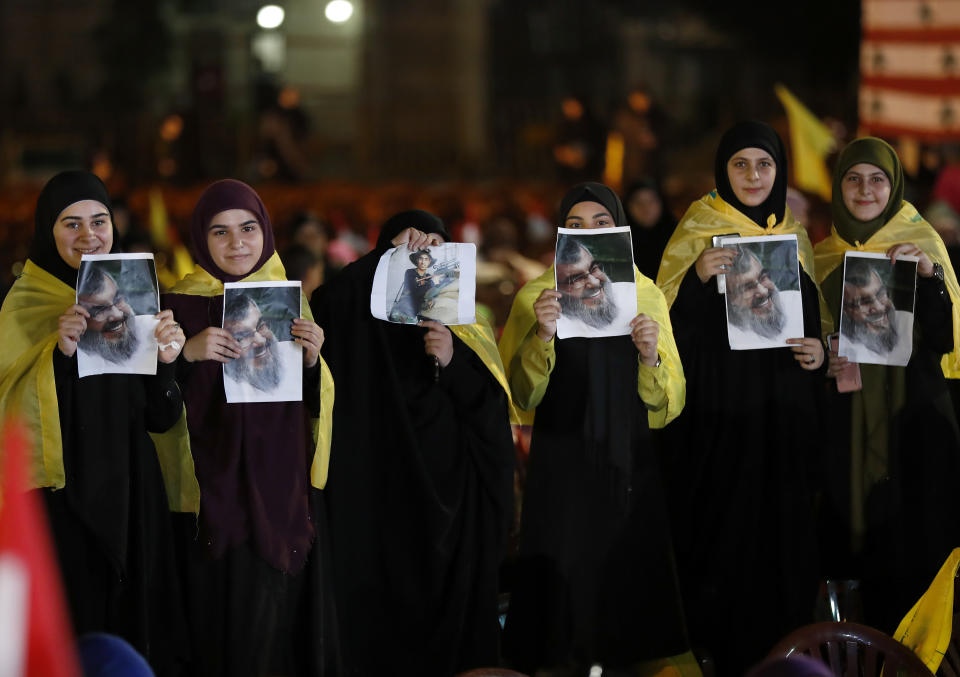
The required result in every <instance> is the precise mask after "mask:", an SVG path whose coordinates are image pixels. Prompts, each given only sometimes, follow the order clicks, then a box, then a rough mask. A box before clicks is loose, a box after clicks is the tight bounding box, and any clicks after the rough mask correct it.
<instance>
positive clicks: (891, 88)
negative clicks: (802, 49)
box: [860, 0, 960, 142]
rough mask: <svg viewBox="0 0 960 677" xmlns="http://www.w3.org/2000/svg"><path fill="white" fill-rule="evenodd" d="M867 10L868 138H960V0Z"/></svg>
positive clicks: (892, 3)
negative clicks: (872, 136)
mask: <svg viewBox="0 0 960 677" xmlns="http://www.w3.org/2000/svg"><path fill="white" fill-rule="evenodd" d="M861 7H862V17H861V24H862V29H863V39H862V41H861V44H860V132H861V134H871V135H875V136H884V137H896V136H911V137H915V138H916V139H918V140H920V141H928V142H936V141H948V140H956V139H960V0H862V5H861Z"/></svg>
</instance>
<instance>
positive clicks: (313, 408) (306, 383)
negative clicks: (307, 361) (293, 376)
mask: <svg viewBox="0 0 960 677" xmlns="http://www.w3.org/2000/svg"><path fill="white" fill-rule="evenodd" d="M322 398H323V393H321V392H320V358H319V357H318V358H317V363H316V364H315V365H313V366H312V367H304V368H303V404H304V406H305V407H306V408H307V411H309V412H310V416H312V417H313V418H316V417H317V416H319V415H320V402H321V400H322Z"/></svg>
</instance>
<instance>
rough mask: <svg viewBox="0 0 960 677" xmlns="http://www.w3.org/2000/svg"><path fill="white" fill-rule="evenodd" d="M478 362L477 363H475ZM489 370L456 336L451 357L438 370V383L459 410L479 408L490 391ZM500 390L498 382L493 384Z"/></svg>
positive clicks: (490, 393) (489, 395) (492, 393)
mask: <svg viewBox="0 0 960 677" xmlns="http://www.w3.org/2000/svg"><path fill="white" fill-rule="evenodd" d="M477 363H479V364H477ZM492 380H493V379H492V378H491V376H490V372H489V371H488V370H487V368H486V366H485V365H484V364H483V362H482V360H480V358H479V357H477V355H476V354H475V353H474V352H473V351H472V350H470V348H469V347H468V346H467V345H466V344H464V343H463V341H461V340H460V339H459V338H457V337H456V336H454V337H453V358H451V360H450V364H448V365H447V366H446V367H444V368H443V369H441V370H440V385H441V386H442V387H443V389H444V390H445V391H446V392H447V394H448V395H450V398H451V399H452V400H453V402H454V404H455V405H456V407H457V408H458V409H460V410H461V411H464V410H466V411H470V410H476V409H479V408H480V407H481V406H483V404H484V402H485V401H486V399H487V398H489V397H491V396H496V393H494V392H491V381H492ZM494 385H496V387H497V390H501V391H502V388H500V386H499V385H498V384H494Z"/></svg>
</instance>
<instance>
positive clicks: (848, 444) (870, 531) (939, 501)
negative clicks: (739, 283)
mask: <svg viewBox="0 0 960 677" xmlns="http://www.w3.org/2000/svg"><path fill="white" fill-rule="evenodd" d="M832 209H833V223H834V225H833V229H832V230H831V234H830V236H829V237H828V238H826V239H825V240H824V241H822V242H820V243H819V244H818V245H817V246H816V247H815V249H814V255H815V268H816V274H817V281H818V282H819V283H820V285H821V289H822V291H823V295H824V298H825V299H826V302H827V307H828V308H829V310H830V313H831V314H832V317H833V324H835V325H839V321H840V313H841V312H842V310H841V307H840V305H841V296H842V291H843V289H842V288H843V279H842V277H843V260H844V254H845V253H846V252H848V251H865V252H874V253H881V254H885V255H886V256H888V257H889V258H890V259H891V261H893V260H896V259H897V258H899V257H901V256H915V257H917V259H918V263H917V286H916V301H915V305H914V320H913V332H914V336H913V352H912V354H911V356H910V361H909V363H908V364H907V366H905V367H895V366H884V365H879V364H860V365H858V368H859V370H860V374H861V380H862V384H863V385H862V388H861V389H860V390H856V391H853V392H848V393H839V392H836V390H835V389H833V388H831V389H830V390H831V394H830V396H829V397H830V398H831V401H830V402H829V403H828V404H829V405H830V406H827V412H828V413H829V415H830V416H831V417H832V420H831V421H830V424H831V425H830V426H829V427H828V431H829V436H828V439H827V442H826V445H825V450H826V451H827V452H828V456H827V459H828V460H827V465H828V468H829V470H830V472H829V473H828V483H829V485H830V486H829V488H828V493H827V496H826V497H825V498H826V500H825V501H824V518H825V522H824V523H825V524H829V526H828V527H826V528H825V529H823V530H822V533H823V534H824V536H825V539H826V540H827V541H828V542H827V546H828V547H826V548H824V552H825V553H827V554H828V562H827V564H826V566H827V570H826V571H825V572H824V573H826V574H827V575H828V576H830V577H847V578H862V580H863V602H864V614H865V616H866V618H864V619H863V620H865V621H866V622H867V623H869V624H870V625H874V626H876V627H879V628H881V629H883V630H885V631H887V632H892V631H893V629H894V627H895V626H896V623H897V621H898V620H899V617H900V616H902V615H903V613H905V612H906V611H907V610H908V609H909V608H910V606H911V605H912V604H913V602H914V601H916V599H917V598H919V597H920V595H921V594H922V593H923V591H924V590H925V588H926V586H927V585H928V584H929V582H930V580H932V578H933V576H934V575H935V574H936V572H937V569H938V567H939V566H940V564H941V563H942V562H943V560H944V559H945V558H946V557H947V555H949V553H950V551H951V548H952V547H953V546H955V545H956V544H957V543H958V542H960V501H958V500H957V499H956V498H954V496H955V495H960V494H958V492H956V491H954V489H953V486H952V485H953V484H954V483H955V482H956V478H957V477H960V434H958V429H957V421H956V417H955V415H954V411H953V407H952V404H951V400H950V395H949V392H948V389H947V384H946V380H945V378H944V376H945V375H946V376H950V377H960V359H958V356H960V350H958V349H957V348H958V345H960V323H958V318H960V312H958V311H960V288H958V286H957V279H956V276H955V275H954V272H953V269H952V267H951V266H950V259H949V258H948V256H947V252H946V249H945V248H944V245H943V242H942V241H941V240H940V237H939V236H938V235H937V234H936V232H935V231H934V230H933V228H932V227H931V226H930V225H929V224H928V223H927V222H926V221H924V220H923V218H922V217H921V216H920V215H919V214H918V213H917V210H916V209H915V208H914V207H913V205H911V204H910V203H909V202H906V201H904V200H903V168H902V167H901V165H900V160H899V158H898V157H897V154H896V152H895V151H894V150H893V148H891V147H890V146H889V145H888V144H887V143H885V142H883V141H881V140H880V139H874V138H863V139H857V140H856V141H854V142H853V143H851V144H850V145H848V146H847V147H846V148H845V149H844V150H843V152H842V153H841V154H840V157H839V158H838V161H837V167H836V171H835V174H834V180H833V205H832ZM824 324H825V328H826V329H827V330H828V331H829V325H830V324H831V322H830V320H829V319H828V320H827V321H826V322H825V323H824ZM847 362H848V361H847V358H844V357H838V356H837V354H836V352H834V351H832V350H831V351H830V352H829V367H828V370H827V374H828V376H830V377H836V375H837V373H838V371H839V370H840V369H842V368H844V366H845V365H846V364H847ZM830 452H833V453H830ZM830 555H832V558H831V557H830ZM831 560H832V561H831Z"/></svg>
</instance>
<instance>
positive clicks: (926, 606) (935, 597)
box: [893, 548, 960, 673]
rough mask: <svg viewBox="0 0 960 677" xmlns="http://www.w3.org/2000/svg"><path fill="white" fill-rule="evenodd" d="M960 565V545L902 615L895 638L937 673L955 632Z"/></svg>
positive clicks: (931, 670)
mask: <svg viewBox="0 0 960 677" xmlns="http://www.w3.org/2000/svg"><path fill="white" fill-rule="evenodd" d="M958 569H960V548H954V550H953V552H951V553H950V556H949V557H948V558H947V561H946V562H944V563H943V566H942V567H940V571H939V572H938V573H937V576H936V578H934V579H933V583H931V584H930V587H929V588H927V591H926V592H925V593H923V597H921V598H920V599H919V600H918V601H917V603H916V604H914V605H913V608H912V609H910V612H909V613H908V614H907V615H906V616H904V617H903V620H902V621H900V625H899V626H898V627H897V631H896V632H895V633H894V634H893V638H894V639H895V640H897V641H898V642H900V643H901V644H903V645H905V646H907V647H909V648H910V649H912V650H913V652H914V653H915V654H917V655H918V656H919V657H920V660H922V661H923V662H924V663H926V665H927V667H928V668H930V672H933V673H936V672H937V670H938V669H939V668H940V662H941V661H942V660H943V656H944V654H946V652H947V645H948V644H950V637H951V636H952V634H953V604H954V599H953V589H954V588H953V586H954V580H955V579H956V577H957V570H958Z"/></svg>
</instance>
